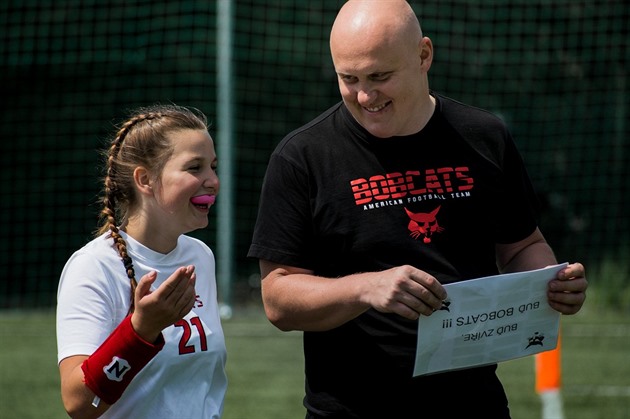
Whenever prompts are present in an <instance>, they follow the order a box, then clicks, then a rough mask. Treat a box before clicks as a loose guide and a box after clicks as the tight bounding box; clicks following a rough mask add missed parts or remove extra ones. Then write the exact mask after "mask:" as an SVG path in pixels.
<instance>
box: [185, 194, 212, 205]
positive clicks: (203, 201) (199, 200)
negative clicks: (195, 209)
mask: <svg viewBox="0 0 630 419" xmlns="http://www.w3.org/2000/svg"><path fill="white" fill-rule="evenodd" d="M215 199H216V196H215V195H199V196H195V197H193V198H191V199H190V202H192V203H193V204H194V205H212V204H214V201H215Z"/></svg>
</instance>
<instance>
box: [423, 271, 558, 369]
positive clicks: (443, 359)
mask: <svg viewBox="0 0 630 419" xmlns="http://www.w3.org/2000/svg"><path fill="white" fill-rule="evenodd" d="M566 266H567V263H563V264H559V265H554V266H549V267H546V268H543V269H537V270H533V271H527V272H517V273H511V274H505V275H496V276H488V277H485V278H477V279H472V280H468V281H462V282H457V283H454V284H446V285H444V288H446V292H447V293H448V297H447V299H446V300H445V301H444V303H443V305H442V308H441V309H440V310H438V311H436V312H435V313H433V314H432V315H431V316H428V317H427V316H420V319H419V320H418V346H417V349H416V364H415V367H414V372H413V375H414V376H418V375H425V374H433V373H437V372H441V371H448V370H456V369H462V368H469V367H473V366H480V365H487V364H493V363H497V362H501V361H507V360H509V359H514V358H520V357H524V356H528V355H533V354H536V353H539V352H544V351H549V350H552V349H555V347H556V346H557V344H558V331H559V327H560V313H559V312H557V311H555V310H554V309H552V308H551V307H550V306H549V304H548V303H547V284H548V283H549V281H550V280H551V279H553V278H555V277H556V274H557V273H558V271H560V270H561V269H562V268H564V267H566Z"/></svg>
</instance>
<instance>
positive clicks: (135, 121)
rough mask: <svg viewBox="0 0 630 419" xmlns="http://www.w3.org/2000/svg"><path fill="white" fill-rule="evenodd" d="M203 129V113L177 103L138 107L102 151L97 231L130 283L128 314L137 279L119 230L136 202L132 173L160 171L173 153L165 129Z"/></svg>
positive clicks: (204, 125)
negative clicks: (116, 256)
mask: <svg viewBox="0 0 630 419" xmlns="http://www.w3.org/2000/svg"><path fill="white" fill-rule="evenodd" d="M148 121H150V122H148ZM206 128H207V125H206V119H205V116H204V115H203V114H202V113H200V112H199V113H195V112H193V111H191V110H188V109H186V108H183V107H179V106H176V105H155V106H152V107H147V108H140V109H138V110H137V111H136V112H135V114H133V116H131V117H130V118H129V119H128V120H127V121H126V122H124V123H123V124H122V125H121V126H120V128H119V129H118V131H117V132H116V136H115V138H114V140H113V141H112V142H111V145H110V146H109V149H108V150H107V151H106V152H105V153H104V157H105V161H106V165H105V167H106V173H105V177H104V179H103V181H104V182H103V183H104V190H103V196H102V200H101V203H102V210H101V212H100V219H101V220H102V224H101V226H100V228H99V229H98V230H97V231H96V234H97V235H101V234H105V233H109V237H110V238H112V239H113V240H114V245H115V246H116V250H117V251H118V254H119V256H120V258H121V260H122V263H123V266H124V267H125V272H126V274H127V277H128V278H129V282H130V285H131V298H130V306H129V313H133V311H134V309H135V303H134V296H135V291H136V287H137V286H138V282H137V281H136V277H135V270H134V267H133V261H132V259H131V256H129V253H128V251H127V243H126V242H125V239H124V238H123V237H122V235H121V234H120V231H121V230H123V231H124V229H125V226H126V224H127V221H128V219H129V216H130V211H131V210H132V209H133V208H135V205H137V199H138V198H137V197H136V191H135V186H134V181H133V172H134V170H135V168H136V167H138V166H144V167H146V168H147V169H150V170H151V171H152V172H153V173H160V172H161V169H162V167H163V165H164V164H165V163H166V161H167V160H168V158H170V155H171V153H172V145H171V143H170V141H169V140H168V138H166V134H167V133H168V132H171V131H174V130H178V129H206ZM117 219H118V220H119V222H117ZM119 226H120V227H119Z"/></svg>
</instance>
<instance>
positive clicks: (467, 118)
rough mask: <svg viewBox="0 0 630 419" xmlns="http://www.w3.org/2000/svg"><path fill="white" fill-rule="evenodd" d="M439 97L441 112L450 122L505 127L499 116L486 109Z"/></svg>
mask: <svg viewBox="0 0 630 419" xmlns="http://www.w3.org/2000/svg"><path fill="white" fill-rule="evenodd" d="M437 97H438V100H439V102H440V111H441V112H442V114H443V115H444V117H445V118H446V119H447V120H448V121H449V122H451V123H453V124H455V125H463V124H467V125H470V124H472V125H479V126H487V125H488V124H491V126H495V124H496V125H498V126H504V125H505V123H504V122H503V120H502V119H501V118H500V117H499V116H498V115H496V114H494V113H492V112H490V111H488V110H486V109H483V108H480V107H477V106H474V105H470V104H467V103H464V102H460V101H459V100H456V99H453V98H450V97H447V96H442V95H437Z"/></svg>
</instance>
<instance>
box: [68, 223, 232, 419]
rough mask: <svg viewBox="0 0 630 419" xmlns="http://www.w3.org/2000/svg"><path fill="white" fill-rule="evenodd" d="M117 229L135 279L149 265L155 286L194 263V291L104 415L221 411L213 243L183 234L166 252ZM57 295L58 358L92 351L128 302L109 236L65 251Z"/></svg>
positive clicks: (221, 351) (213, 414)
mask: <svg viewBox="0 0 630 419" xmlns="http://www.w3.org/2000/svg"><path fill="white" fill-rule="evenodd" d="M121 234H122V236H123V238H124V239H125V241H126V242H127V251H128V253H129V255H130V256H131V258H132V260H133V266H134V269H135V274H136V279H137V280H138V281H139V280H140V278H141V277H142V276H143V275H144V274H146V273H148V272H150V271H152V270H154V271H156V272H157V274H158V275H157V279H156V281H155V283H154V284H153V287H152V289H155V288H157V287H158V286H159V285H160V284H162V283H163V282H164V281H165V280H166V279H167V278H168V277H169V276H170V275H171V274H172V273H173V272H174V271H175V270H176V269H177V268H179V267H181V266H188V265H194V266H195V273H196V276H197V280H196V283H195V290H196V293H197V298H196V302H195V306H194V307H193V309H192V310H191V311H190V313H188V314H187V315H186V317H184V319H183V320H182V321H180V322H177V323H176V324H175V325H172V326H169V327H167V328H166V329H164V331H163V335H164V340H165V341H166V343H165V345H164V348H163V349H162V350H161V351H160V352H159V353H158V354H157V356H155V358H153V359H152V360H151V361H150V362H149V363H148V364H147V365H146V366H145V367H144V368H143V369H142V371H140V372H139V373H138V374H137V375H136V377H135V378H134V379H133V381H132V382H131V384H130V385H129V386H128V387H127V389H126V390H125V392H124V393H123V395H122V397H121V398H120V399H119V400H118V401H117V402H116V403H114V405H112V406H111V407H110V408H109V409H108V410H107V412H105V414H104V415H103V416H102V417H104V418H151V419H157V418H169V419H174V418H177V419H180V418H181V419H184V418H191V419H192V418H194V419H197V418H220V417H221V414H222V412H223V402H224V397H225V392H226V389H227V377H226V373H225V362H226V349H225V339H224V336H223V330H222V328H221V322H220V318H219V310H218V305H217V286H216V278H215V260H214V255H213V253H212V251H211V250H210V248H209V247H208V246H207V245H205V244H204V243H203V242H201V241H200V240H197V239H195V238H192V237H189V236H185V235H182V236H180V237H179V240H178V242H177V247H176V248H175V249H174V250H173V251H172V252H170V253H168V254H162V253H158V252H155V251H153V250H151V249H149V248H147V247H145V246H143V245H142V244H140V243H139V242H137V241H135V240H134V239H132V238H131V237H129V236H128V235H127V234H125V233H124V232H121ZM57 297H58V298H57V300H58V301H57V349H58V355H57V356H58V362H61V360H62V359H64V358H67V357H69V356H73V355H90V354H92V353H93V352H94V351H95V350H96V349H97V348H98V347H99V346H100V345H101V344H102V343H103V341H104V340H105V339H106V338H107V337H108V336H109V335H110V333H111V332H112V331H113V330H114V329H115V328H116V327H117V326H118V325H119V324H120V322H121V321H122V320H123V319H124V318H125V317H126V316H127V313H128V310H129V305H130V303H129V302H130V298H131V291H130V284H129V278H128V277H127V274H126V272H125V268H124V266H123V263H122V260H121V258H120V256H119V255H118V252H117V251H116V249H115V247H114V241H113V239H111V238H107V235H106V234H104V235H102V236H100V237H97V238H95V239H94V240H92V241H91V242H89V243H88V244H86V245H85V246H84V247H83V248H81V249H79V250H78V251H76V252H75V253H74V254H73V255H72V256H71V257H70V259H69V260H68V262H67V263H66V265H65V267H64V269H63V272H62V274H61V280H60V282H59V290H58V296H57Z"/></svg>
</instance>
